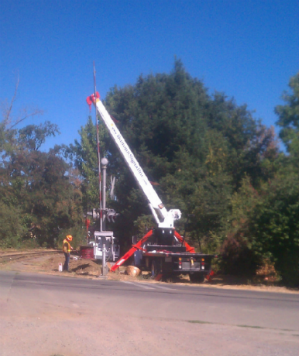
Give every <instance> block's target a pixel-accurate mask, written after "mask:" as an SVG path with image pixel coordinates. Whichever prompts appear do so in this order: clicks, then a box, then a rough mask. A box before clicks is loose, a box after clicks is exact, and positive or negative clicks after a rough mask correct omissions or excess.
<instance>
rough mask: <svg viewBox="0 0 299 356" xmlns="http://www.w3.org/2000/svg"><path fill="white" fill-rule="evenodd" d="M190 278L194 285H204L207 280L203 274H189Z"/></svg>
mask: <svg viewBox="0 0 299 356" xmlns="http://www.w3.org/2000/svg"><path fill="white" fill-rule="evenodd" d="M189 277H190V281H191V282H192V283H202V282H203V281H204V279H205V276H204V274H203V273H189Z"/></svg>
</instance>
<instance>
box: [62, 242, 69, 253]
mask: <svg viewBox="0 0 299 356" xmlns="http://www.w3.org/2000/svg"><path fill="white" fill-rule="evenodd" d="M62 250H63V252H64V253H70V252H71V244H70V243H69V242H68V240H67V239H64V240H63V243H62Z"/></svg>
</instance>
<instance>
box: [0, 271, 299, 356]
mask: <svg viewBox="0 0 299 356" xmlns="http://www.w3.org/2000/svg"><path fill="white" fill-rule="evenodd" d="M0 317H1V320H0V355H1V356H19V355H20V356H27V355H28V356H29V355H30V356H35V355H36V356H37V355H38V356H50V355H51V356H52V355H63V356H75V355H76V356H77V355H82V356H87V355H88V356H93V355H103V356H106V355H115V356H118V355H130V356H135V355H136V356H137V355H138V356H140V355H141V356H144V355H151V356H152V355H153V354H157V355H190V354H196V355H209V356H211V355H213V356H214V355H221V356H226V355H227V356H233V355H236V356H242V355H244V356H245V355H246V356H251V355H254V356H258V355H261V356H267V355H269V356H270V355H271V356H273V355H283V356H285V355H291V356H293V355H294V356H298V355H299V294H283V293H268V292H255V291H243V290H242V291H240V290H225V289H216V288H207V287H200V286H196V287H195V286H188V285H187V286H186V285H183V286H182V285H175V284H164V283H163V284H162V283H157V284H153V283H144V282H136V283H135V282H115V281H106V280H101V279H98V280H86V279H79V278H69V277H57V276H49V275H42V274H35V275H33V274H24V273H22V274H17V273H15V272H3V271H0Z"/></svg>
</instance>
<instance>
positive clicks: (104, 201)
mask: <svg viewBox="0 0 299 356" xmlns="http://www.w3.org/2000/svg"><path fill="white" fill-rule="evenodd" d="M101 163H102V169H103V197H102V199H103V231H106V170H107V164H108V163H109V161H108V159H107V158H106V157H104V158H102V160H101Z"/></svg>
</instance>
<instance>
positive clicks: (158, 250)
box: [86, 92, 214, 282]
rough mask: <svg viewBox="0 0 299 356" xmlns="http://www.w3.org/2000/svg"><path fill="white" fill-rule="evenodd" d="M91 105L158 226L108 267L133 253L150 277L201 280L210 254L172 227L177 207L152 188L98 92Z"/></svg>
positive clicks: (208, 266)
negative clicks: (186, 276) (169, 205)
mask: <svg viewBox="0 0 299 356" xmlns="http://www.w3.org/2000/svg"><path fill="white" fill-rule="evenodd" d="M86 101H87V104H88V105H89V106H90V107H91V105H92V104H94V105H95V107H96V111H97V113H98V114H99V115H100V117H101V118H102V120H103V122H104V124H105V125H106V127H107V129H108V131H109V133H110V135H111V137H112V139H113V140H114V142H115V144H116V146H117V147H118V149H119V151H120V152H121V154H122V156H123V158H124V160H125V162H126V163H127V165H128V167H129V168H130V170H131V172H132V174H133V175H134V177H135V179H136V181H137V183H138V185H139V187H140V189H141V190H142V191H143V193H144V194H145V196H146V198H147V200H148V204H149V208H150V210H151V212H152V214H153V217H154V219H155V221H156V223H157V227H156V228H155V229H152V230H150V231H148V232H147V233H146V235H145V236H143V237H142V238H141V239H140V240H139V241H138V242H137V243H135V244H134V245H133V246H132V248H131V249H130V250H129V251H128V252H127V253H126V254H125V255H124V256H122V257H121V258H120V259H119V260H118V261H117V262H116V263H115V264H114V265H113V266H112V268H111V271H116V270H117V268H119V267H120V266H121V265H122V264H123V263H124V262H125V261H127V260H128V259H129V258H130V257H131V256H133V255H134V260H135V265H137V266H138V267H141V268H143V269H145V270H149V271H151V272H152V275H153V277H155V278H159V276H160V277H161V276H169V275H173V274H189V276H190V280H191V281H192V282H203V280H204V278H205V276H207V275H208V274H210V272H211V261H212V259H213V257H214V256H213V255H209V254H202V253H195V249H194V248H193V247H191V246H190V245H189V244H188V243H187V242H186V241H185V238H184V237H182V236H181V235H180V234H179V233H178V232H177V231H176V230H175V227H174V222H175V221H176V220H179V219H180V218H181V215H182V214H181V211H180V210H179V209H170V210H167V209H166V207H165V206H164V205H163V203H162V201H161V199H160V198H159V196H158V194H157V193H156V191H155V190H154V188H153V186H152V184H151V183H150V181H149V179H148V178H147V176H146V175H145V173H144V171H143V169H142V168H141V166H140V165H139V163H138V161H137V160H136V158H135V156H134V154H133V153H132V151H131V149H130V147H129V146H128V144H127V143H126V141H125V139H124V138H123V136H122V135H121V133H120V131H119V130H118V128H117V126H116V124H115V122H114V121H113V120H112V118H111V116H110V115H109V113H108V111H107V110H106V108H105V106H104V104H103V103H102V101H101V100H100V95H99V93H98V92H96V93H94V94H92V95H90V96H88V97H87V99H86Z"/></svg>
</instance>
